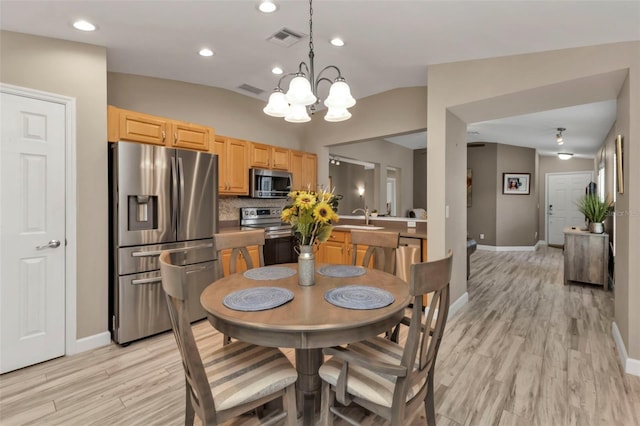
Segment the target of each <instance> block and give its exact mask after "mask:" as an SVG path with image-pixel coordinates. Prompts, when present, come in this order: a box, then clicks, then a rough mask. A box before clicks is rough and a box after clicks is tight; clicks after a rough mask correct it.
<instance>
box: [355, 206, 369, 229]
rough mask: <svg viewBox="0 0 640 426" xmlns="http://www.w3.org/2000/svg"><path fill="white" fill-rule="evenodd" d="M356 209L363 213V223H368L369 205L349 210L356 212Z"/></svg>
mask: <svg viewBox="0 0 640 426" xmlns="http://www.w3.org/2000/svg"><path fill="white" fill-rule="evenodd" d="M358 211H361V212H362V213H364V224H365V225H368V224H369V207H367V206H364V209H355V210H354V211H352V212H351V214H353V213H356V212H358Z"/></svg>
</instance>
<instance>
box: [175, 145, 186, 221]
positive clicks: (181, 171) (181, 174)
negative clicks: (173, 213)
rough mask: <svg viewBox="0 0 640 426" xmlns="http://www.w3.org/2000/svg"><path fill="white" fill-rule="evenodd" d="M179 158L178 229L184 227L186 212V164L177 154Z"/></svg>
mask: <svg viewBox="0 0 640 426" xmlns="http://www.w3.org/2000/svg"><path fill="white" fill-rule="evenodd" d="M177 159H178V178H179V179H180V189H179V191H178V205H179V206H180V210H179V213H178V217H177V220H176V229H181V227H182V223H181V222H182V217H181V216H182V213H183V212H184V164H183V163H182V157H180V156H179V155H178V156H177Z"/></svg>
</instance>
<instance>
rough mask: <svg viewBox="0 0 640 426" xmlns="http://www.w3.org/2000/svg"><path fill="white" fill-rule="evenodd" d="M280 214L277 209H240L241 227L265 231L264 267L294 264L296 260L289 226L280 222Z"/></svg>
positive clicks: (279, 210) (293, 240)
mask: <svg viewBox="0 0 640 426" xmlns="http://www.w3.org/2000/svg"><path fill="white" fill-rule="evenodd" d="M281 213H282V209H281V208H279V207H242V208H241V209H240V226H241V227H243V228H263V229H264V230H265V244H264V263H265V265H275V264H278V263H290V262H295V261H296V258H297V254H296V252H295V250H294V247H295V238H294V236H293V232H292V230H291V225H290V224H288V223H286V222H282V220H281V219H280V215H281Z"/></svg>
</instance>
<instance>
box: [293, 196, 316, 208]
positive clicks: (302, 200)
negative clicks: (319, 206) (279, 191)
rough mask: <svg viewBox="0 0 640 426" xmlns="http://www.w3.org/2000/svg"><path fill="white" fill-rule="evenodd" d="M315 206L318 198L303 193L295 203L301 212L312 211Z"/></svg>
mask: <svg viewBox="0 0 640 426" xmlns="http://www.w3.org/2000/svg"><path fill="white" fill-rule="evenodd" d="M315 204H316V197H314V196H313V195H311V194H306V193H301V194H300V195H298V197H297V198H296V201H295V203H294V205H295V206H297V207H298V208H299V209H300V210H309V209H312V208H313V206H314V205H315Z"/></svg>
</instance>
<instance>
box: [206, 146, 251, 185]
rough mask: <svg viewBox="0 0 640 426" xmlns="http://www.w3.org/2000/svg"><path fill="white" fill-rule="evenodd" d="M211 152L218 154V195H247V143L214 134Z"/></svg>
mask: <svg viewBox="0 0 640 426" xmlns="http://www.w3.org/2000/svg"><path fill="white" fill-rule="evenodd" d="M211 152H213V153H214V154H218V193H219V195H249V167H248V162H249V160H248V150H247V143H246V142H245V141H243V140H240V139H235V138H230V137H226V136H222V135H216V136H215V138H214V140H213V144H212V150H211Z"/></svg>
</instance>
